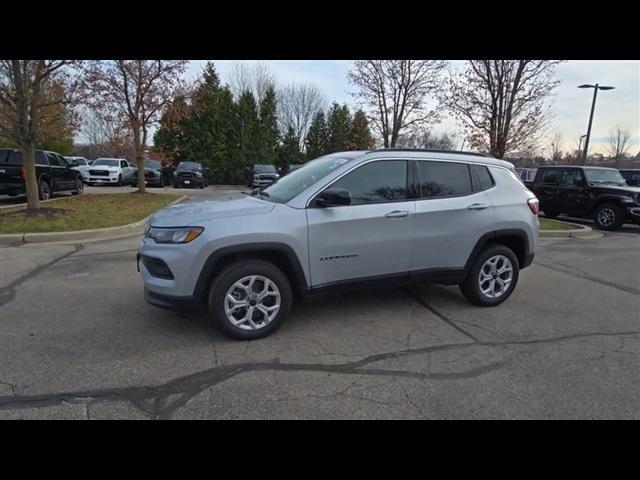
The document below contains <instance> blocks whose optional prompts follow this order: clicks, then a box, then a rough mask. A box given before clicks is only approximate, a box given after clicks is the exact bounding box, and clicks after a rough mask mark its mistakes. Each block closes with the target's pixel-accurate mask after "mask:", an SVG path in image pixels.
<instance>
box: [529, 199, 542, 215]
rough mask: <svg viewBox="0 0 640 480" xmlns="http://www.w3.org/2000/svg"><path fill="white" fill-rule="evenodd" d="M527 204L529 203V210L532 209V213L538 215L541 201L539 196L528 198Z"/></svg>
mask: <svg viewBox="0 0 640 480" xmlns="http://www.w3.org/2000/svg"><path fill="white" fill-rule="evenodd" d="M527 205H529V210H531V213H533V214H534V215H537V214H538V212H539V211H540V202H539V201H538V199H537V198H530V199H529V200H527Z"/></svg>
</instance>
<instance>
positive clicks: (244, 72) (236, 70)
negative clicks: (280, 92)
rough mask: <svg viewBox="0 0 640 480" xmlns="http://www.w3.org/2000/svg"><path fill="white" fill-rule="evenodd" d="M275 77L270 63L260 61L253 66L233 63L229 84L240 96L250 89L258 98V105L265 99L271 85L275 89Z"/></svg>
mask: <svg viewBox="0 0 640 480" xmlns="http://www.w3.org/2000/svg"><path fill="white" fill-rule="evenodd" d="M275 84H276V82H275V78H274V76H273V73H272V72H271V69H270V68H269V65H267V64H266V63H264V62H259V63H256V64H254V65H253V66H249V65H248V64H247V63H244V62H239V63H235V64H233V67H232V68H231V74H230V76H229V86H230V87H231V91H232V92H233V95H234V96H235V97H236V98H238V97H240V95H242V93H243V92H245V91H250V92H251V93H253V96H254V97H255V99H256V102H257V103H258V105H260V103H261V102H262V100H263V99H264V96H265V94H266V92H267V90H268V88H269V87H273V88H274V89H275Z"/></svg>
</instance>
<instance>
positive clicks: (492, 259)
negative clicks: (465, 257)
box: [460, 244, 520, 307]
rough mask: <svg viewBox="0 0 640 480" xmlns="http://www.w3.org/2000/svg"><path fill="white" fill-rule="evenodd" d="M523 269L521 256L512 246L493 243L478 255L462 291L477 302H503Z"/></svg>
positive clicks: (476, 303)
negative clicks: (519, 262) (517, 255)
mask: <svg viewBox="0 0 640 480" xmlns="http://www.w3.org/2000/svg"><path fill="white" fill-rule="evenodd" d="M519 271H520V268H519V265H518V259H517V257H516V256H515V254H514V253H513V251H512V250H511V249H510V248H508V247H505V246H504V245H500V244H491V245H490V246H489V247H488V248H486V249H485V250H484V251H483V252H482V253H481V254H480V255H478V258H476V260H475V262H474V264H473V267H472V268H471V271H470V272H469V275H468V277H467V279H466V280H465V281H464V282H463V283H462V284H460V291H461V292H462V294H463V295H464V296H465V297H466V298H467V300H469V301H470V302H471V303H473V304H474V305H480V306H484V307H491V306H495V305H499V304H500V303H502V302H504V301H505V300H506V299H507V298H509V296H510V295H511V293H512V292H513V290H514V288H515V287H516V284H517V283H518V275H519Z"/></svg>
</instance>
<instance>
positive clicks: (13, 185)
mask: <svg viewBox="0 0 640 480" xmlns="http://www.w3.org/2000/svg"><path fill="white" fill-rule="evenodd" d="M9 193H10V194H22V193H24V182H7V183H2V184H0V195H7V194H9Z"/></svg>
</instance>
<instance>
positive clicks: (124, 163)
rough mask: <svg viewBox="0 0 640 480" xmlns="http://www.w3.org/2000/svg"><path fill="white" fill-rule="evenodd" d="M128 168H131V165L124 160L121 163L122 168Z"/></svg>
mask: <svg viewBox="0 0 640 480" xmlns="http://www.w3.org/2000/svg"><path fill="white" fill-rule="evenodd" d="M128 166H129V164H128V163H127V162H125V161H124V160H122V161H121V162H120V167H121V168H127V167H128Z"/></svg>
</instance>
